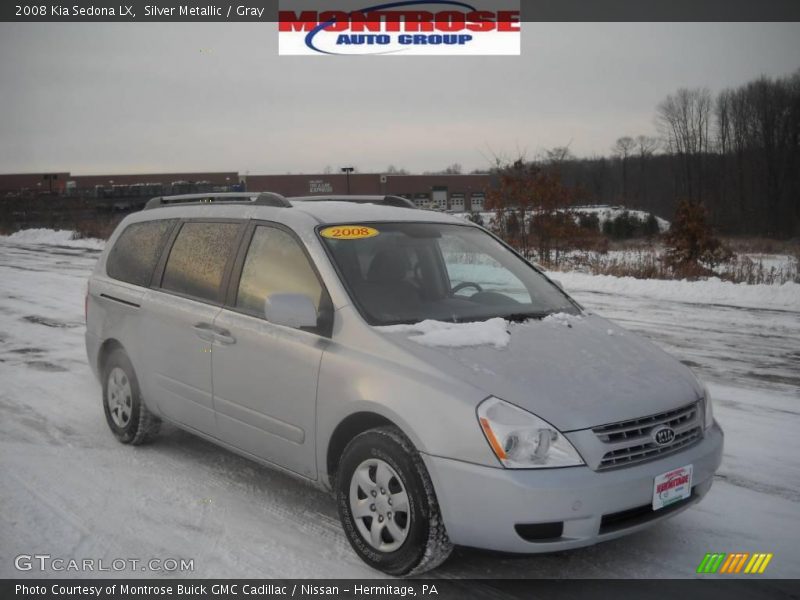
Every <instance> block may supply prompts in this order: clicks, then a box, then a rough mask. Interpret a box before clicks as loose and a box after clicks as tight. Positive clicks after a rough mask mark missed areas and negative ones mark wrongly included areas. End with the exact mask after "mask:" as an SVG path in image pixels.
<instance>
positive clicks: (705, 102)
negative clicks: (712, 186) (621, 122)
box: [656, 88, 711, 200]
mask: <svg viewBox="0 0 800 600" xmlns="http://www.w3.org/2000/svg"><path fill="white" fill-rule="evenodd" d="M710 119H711V92H709V91H708V89H707V88H696V89H691V90H690V89H687V88H681V89H679V90H678V91H677V92H675V94H670V95H669V96H667V97H666V99H665V100H664V101H663V102H662V103H661V104H659V105H658V109H657V115H656V123H657V125H658V127H659V130H660V132H661V134H662V136H663V138H664V142H665V143H666V145H667V148H668V150H669V152H670V153H673V154H675V155H677V156H678V158H679V160H680V165H681V169H680V176H679V177H678V178H676V183H678V184H679V185H678V186H676V187H678V189H679V190H681V189H685V190H686V195H687V196H688V197H689V198H690V199H693V200H697V199H699V198H700V196H701V195H702V192H703V157H704V155H705V154H706V153H707V152H708V150H709V124H710ZM681 183H682V184H683V186H681V185H680V184H681Z"/></svg>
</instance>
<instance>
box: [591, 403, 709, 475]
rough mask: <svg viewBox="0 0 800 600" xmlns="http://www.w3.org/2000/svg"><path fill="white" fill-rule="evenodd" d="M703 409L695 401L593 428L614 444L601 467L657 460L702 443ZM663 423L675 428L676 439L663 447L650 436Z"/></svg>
mask: <svg viewBox="0 0 800 600" xmlns="http://www.w3.org/2000/svg"><path fill="white" fill-rule="evenodd" d="M699 408H700V404H699V403H698V402H694V403H692V404H689V405H687V406H684V407H682V408H676V409H674V410H670V411H667V412H663V413H659V414H657V415H650V416H647V417H642V418H640V419H631V420H629V421H621V422H619V423H612V424H610V425H601V426H599V427H594V428H593V429H592V431H593V432H594V434H595V435H596V436H597V438H598V439H599V440H600V441H601V442H603V443H604V444H609V445H613V446H614V448H613V449H610V450H609V451H608V452H606V453H605V454H604V455H603V458H602V459H601V461H600V464H599V465H598V467H597V469H598V470H602V469H614V468H618V467H625V466H628V465H632V464H636V463H641V462H646V461H649V460H655V459H656V458H661V457H662V456H665V455H667V454H672V453H673V452H677V451H678V450H681V449H683V448H687V447H688V446H691V445H692V444H694V443H696V442H698V441H699V440H700V439H701V438H702V437H703V428H702V424H701V423H700V416H699ZM661 425H667V426H669V427H671V428H672V429H673V430H674V431H675V439H673V440H672V441H671V442H670V443H669V444H666V445H664V446H659V445H658V444H656V443H655V442H654V441H653V439H652V438H651V437H650V432H651V431H652V430H653V429H654V428H655V427H659V426H661Z"/></svg>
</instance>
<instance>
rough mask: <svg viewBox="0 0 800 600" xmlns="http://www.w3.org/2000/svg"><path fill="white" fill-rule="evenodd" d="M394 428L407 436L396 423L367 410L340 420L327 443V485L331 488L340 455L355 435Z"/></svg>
mask: <svg viewBox="0 0 800 600" xmlns="http://www.w3.org/2000/svg"><path fill="white" fill-rule="evenodd" d="M387 425H389V426H392V427H396V428H397V429H398V430H399V431H400V432H401V433H403V435H405V436H406V437H408V435H407V434H406V433H405V432H404V431H403V428H402V427H400V426H399V425H398V424H397V423H395V422H394V421H392V420H391V419H389V418H388V417H386V416H384V415H380V414H378V413H377V412H372V411H369V410H361V411H359V412H355V413H352V414H350V415H348V416H347V417H345V418H344V419H342V420H341V421H340V422H339V424H338V425H337V426H336V428H335V429H334V430H333V433H332V434H331V437H330V441H329V442H328V450H327V452H326V454H325V457H326V460H325V466H326V475H327V484H328V485H329V486H330V487H333V482H334V479H335V477H336V471H337V470H338V468H339V461H340V460H341V457H342V453H343V452H344V449H345V448H346V447H347V444H349V443H350V440H352V439H353V438H354V437H356V436H357V435H359V434H361V433H364V432H365V431H369V430H370V429H375V428H376V427H385V426H387Z"/></svg>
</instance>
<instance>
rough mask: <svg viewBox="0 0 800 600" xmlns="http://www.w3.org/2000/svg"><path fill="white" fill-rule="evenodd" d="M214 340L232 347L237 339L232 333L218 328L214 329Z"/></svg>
mask: <svg viewBox="0 0 800 600" xmlns="http://www.w3.org/2000/svg"><path fill="white" fill-rule="evenodd" d="M214 340H215V341H217V342H219V343H220V344H223V345H224V346H230V345H231V344H235V343H236V338H235V337H233V336H232V335H231V332H230V331H228V330H227V329H222V328H217V327H215V328H214Z"/></svg>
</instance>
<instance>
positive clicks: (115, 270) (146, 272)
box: [106, 219, 175, 286]
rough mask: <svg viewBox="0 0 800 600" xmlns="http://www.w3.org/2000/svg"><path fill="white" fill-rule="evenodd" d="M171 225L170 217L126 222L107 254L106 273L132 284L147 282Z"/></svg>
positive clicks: (172, 221) (172, 222) (172, 223)
mask: <svg viewBox="0 0 800 600" xmlns="http://www.w3.org/2000/svg"><path fill="white" fill-rule="evenodd" d="M174 224H175V220H174V219H173V220H163V221H147V222H145V223H134V224H132V225H128V227H126V228H125V231H123V232H122V233H121V234H120V236H119V238H117V242H116V244H114V247H113V248H112V249H111V251H110V252H109V253H108V260H107V261H106V273H107V274H108V276H109V277H111V278H113V279H118V280H120V281H125V282H127V283H132V284H134V285H141V286H148V285H150V277H151V276H152V275H153V269H155V267H156V263H157V262H158V259H159V257H160V256H161V251H162V250H163V248H164V244H165V242H166V241H167V237H168V236H169V233H170V231H171V230H172V226H173V225H174Z"/></svg>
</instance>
